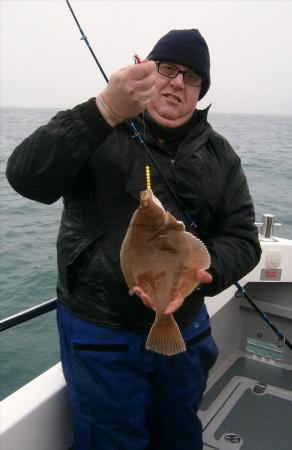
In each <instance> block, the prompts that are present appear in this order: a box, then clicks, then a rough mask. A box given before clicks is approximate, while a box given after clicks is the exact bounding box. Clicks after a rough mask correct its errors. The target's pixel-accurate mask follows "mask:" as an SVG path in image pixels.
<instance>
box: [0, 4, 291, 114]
mask: <svg viewBox="0 0 292 450" xmlns="http://www.w3.org/2000/svg"><path fill="white" fill-rule="evenodd" d="M0 3H1V105H2V106H37V107H60V108H68V107H72V106H74V105H75V104H77V103H80V102H82V101H84V100H86V99H88V98H90V97H92V96H95V95H96V94H97V92H98V91H99V90H101V89H102V88H103V87H104V85H105V82H104V80H103V78H102V76H101V74H100V73H99V71H98V68H97V66H96V65H95V63H94V61H93V58H92V56H91V55H90V53H89V51H88V49H87V47H86V46H85V44H84V42H83V41H81V40H80V35H79V31H78V29H77V27H76V25H75V23H74V22H73V18H72V16H71V14H70V12H69V10H68V7H67V5H66V2H65V0H50V1H46V0H33V1H26V0H19V1H18V0H15V1H14V0H1V1H0ZM71 4H72V7H73V8H74V10H75V13H76V15H77V17H78V19H79V21H80V23H81V25H82V27H83V29H84V31H85V33H86V35H87V37H88V39H89V42H90V44H91V46H92V48H93V49H94V51H95V53H96V55H97V58H98V59H99V61H100V63H101V65H102V66H103V68H104V70H105V72H106V73H107V74H108V75H110V74H111V73H112V72H113V71H114V70H117V69H119V68H121V67H124V66H126V65H128V64H132V55H133V53H134V52H136V53H138V54H139V56H140V57H142V58H143V57H145V56H147V54H148V52H149V51H150V50H151V48H152V47H153V45H154V44H155V42H156V41H157V40H158V39H159V38H160V37H161V36H162V35H163V34H165V33H166V32H167V31H169V30H170V29H174V28H198V29H199V30H200V32H201V33H202V34H203V36H204V37H205V39H206V40H207V43H208V45H209V49H210V54H211V77H212V84H211V88H210V90H209V92H208V94H207V95H206V97H205V98H204V99H203V100H202V101H201V102H200V103H199V107H200V108H203V107H205V106H207V105H208V104H209V103H212V105H213V106H212V111H215V112H216V111H217V112H235V113H236V112H237V113H241V112H242V113H259V114H289V115H291V114H292V82H291V78H292V75H291V74H292V51H291V48H292V27H291V19H292V2H291V1H280V0H279V1H252V0H251V1H235V0H233V1H232V0H230V1H194V0H193V1H191V0H190V1H166V0H165V1H152V0H148V1H139V0H138V1H137V0H136V1H114V0H111V1H99V0H91V1H87V0H82V1H81V0H72V1H71Z"/></svg>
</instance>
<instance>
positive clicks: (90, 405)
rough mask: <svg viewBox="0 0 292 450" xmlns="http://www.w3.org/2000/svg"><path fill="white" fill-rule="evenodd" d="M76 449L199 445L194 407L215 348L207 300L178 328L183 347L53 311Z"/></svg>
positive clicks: (194, 448)
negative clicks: (160, 345)
mask: <svg viewBox="0 0 292 450" xmlns="http://www.w3.org/2000/svg"><path fill="white" fill-rule="evenodd" d="M57 315H58V327H59V333H60V346H61V360H62V365H63V371H64V375H65V379H66V382H67V386H68V393H69V400H70V404H71V409H72V416H73V425H74V438H75V447H74V449H75V450H146V449H147V450H178V449H182V450H202V448H203V443H202V426H201V422H200V420H199V418H198V416H197V414H196V412H197V410H198V407H199V403H200V401H201V398H202V395H203V392H204V390H205V387H206V381H207V377H208V371H209V369H210V368H211V366H212V365H213V364H214V362H215V361H216V358H217V354H218V350H217V347H216V344H215V343H214V341H213V338H212V337H211V335H210V324H209V317H208V314H207V311H206V308H205V306H203V307H202V308H201V310H200V313H199V316H198V317H197V319H196V321H194V322H193V323H192V324H191V325H190V326H189V327H188V328H186V329H185V330H183V332H182V334H183V337H184V340H185V342H186V346H187V351H186V352H183V353H180V354H178V355H175V356H163V355H159V354H157V353H154V352H151V351H148V350H146V349H145V342H146V338H147V334H146V333H135V332H130V331H124V330H117V329H113V328H108V327H104V326H99V325H95V324H93V323H89V322H86V321H84V320H81V319H79V318H77V317H75V316H74V315H72V314H71V313H69V312H68V311H66V310H65V309H64V308H63V307H62V306H61V305H60V304H59V305H58V310H57Z"/></svg>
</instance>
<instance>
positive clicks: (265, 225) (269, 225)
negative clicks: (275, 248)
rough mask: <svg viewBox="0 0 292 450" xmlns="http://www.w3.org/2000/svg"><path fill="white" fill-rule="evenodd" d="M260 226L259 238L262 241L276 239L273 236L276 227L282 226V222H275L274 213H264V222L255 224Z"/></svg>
mask: <svg viewBox="0 0 292 450" xmlns="http://www.w3.org/2000/svg"><path fill="white" fill-rule="evenodd" d="M255 225H256V226H257V227H258V228H259V238H260V240H262V241H276V240H277V239H276V238H274V237H273V231H274V227H280V226H281V225H282V224H281V223H275V216H274V214H263V215H262V222H260V223H256V224H255Z"/></svg>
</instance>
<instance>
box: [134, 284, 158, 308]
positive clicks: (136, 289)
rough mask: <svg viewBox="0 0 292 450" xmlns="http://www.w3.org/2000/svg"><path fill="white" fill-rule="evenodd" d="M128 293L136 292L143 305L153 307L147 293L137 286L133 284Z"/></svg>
mask: <svg viewBox="0 0 292 450" xmlns="http://www.w3.org/2000/svg"><path fill="white" fill-rule="evenodd" d="M130 294H136V295H137V296H138V297H139V298H140V299H141V300H142V302H143V303H144V305H145V306H147V307H148V308H151V309H155V308H154V305H153V302H152V300H151V298H150V296H149V295H148V294H146V292H144V291H143V289H141V288H140V287H139V286H135V287H133V288H132V289H131V291H130Z"/></svg>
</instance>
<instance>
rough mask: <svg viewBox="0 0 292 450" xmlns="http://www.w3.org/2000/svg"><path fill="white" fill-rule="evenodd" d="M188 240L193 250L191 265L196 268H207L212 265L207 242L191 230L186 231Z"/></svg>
mask: <svg viewBox="0 0 292 450" xmlns="http://www.w3.org/2000/svg"><path fill="white" fill-rule="evenodd" d="M185 237H186V241H187V244H188V246H189V249H190V251H191V259H192V262H191V266H192V267H194V268H196V270H205V269H208V267H210V263H211V260H210V254H209V252H208V250H207V247H206V246H205V244H204V243H203V242H202V241H201V240H200V239H198V238H197V237H196V236H194V235H192V234H191V233H189V232H186V233H185Z"/></svg>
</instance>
